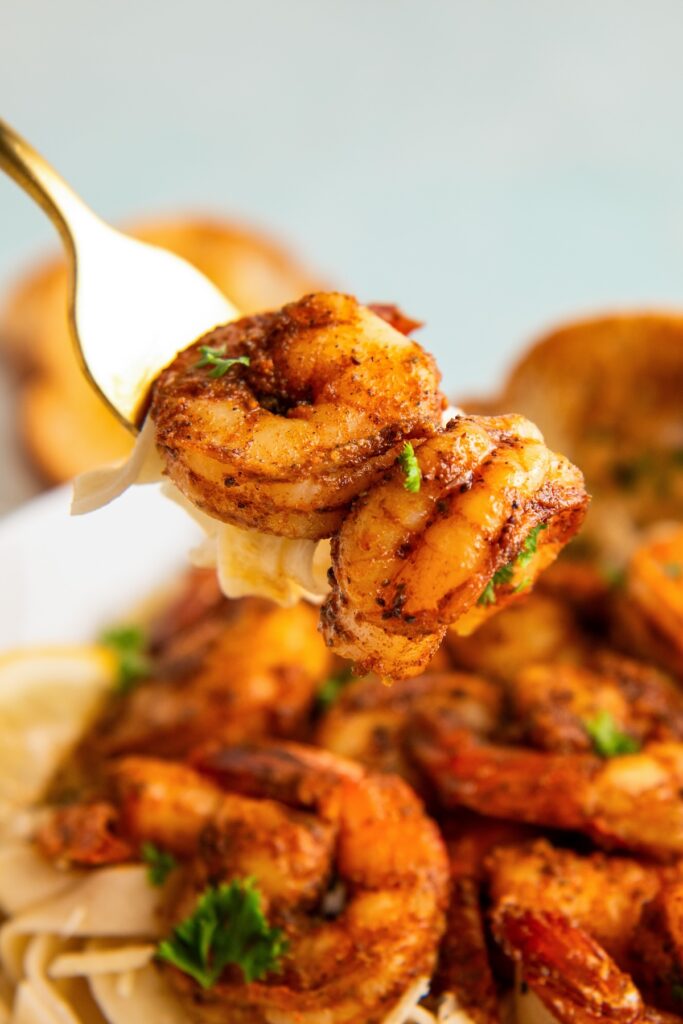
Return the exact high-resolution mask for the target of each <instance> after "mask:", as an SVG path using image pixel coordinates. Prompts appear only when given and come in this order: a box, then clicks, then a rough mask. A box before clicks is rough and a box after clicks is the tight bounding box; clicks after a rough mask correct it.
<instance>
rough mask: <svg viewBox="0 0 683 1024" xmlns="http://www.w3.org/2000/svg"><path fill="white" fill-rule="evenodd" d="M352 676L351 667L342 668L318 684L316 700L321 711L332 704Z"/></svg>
mask: <svg viewBox="0 0 683 1024" xmlns="http://www.w3.org/2000/svg"><path fill="white" fill-rule="evenodd" d="M352 678H353V669H352V668H350V667H349V668H343V669H341V670H340V671H339V672H335V673H334V675H331V676H329V677H328V678H327V679H326V680H325V682H324V683H321V684H320V687H319V688H318V692H317V693H316V695H315V697H316V701H317V703H318V707H319V708H320V709H321V711H327V709H328V708H329V707H330V705H331V704H334V702H335V701H336V699H337V697H338V696H339V694H340V693H341V692H342V690H343V689H344V687H345V686H346V684H347V683H349V682H350V681H351V679H352Z"/></svg>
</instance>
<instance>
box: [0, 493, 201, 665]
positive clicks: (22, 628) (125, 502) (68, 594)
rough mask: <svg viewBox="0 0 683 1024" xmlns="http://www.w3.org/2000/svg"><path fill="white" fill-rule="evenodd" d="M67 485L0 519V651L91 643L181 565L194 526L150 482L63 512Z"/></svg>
mask: <svg viewBox="0 0 683 1024" xmlns="http://www.w3.org/2000/svg"><path fill="white" fill-rule="evenodd" d="M70 500H71V488H70V487H62V488H60V489H59V490H56V491H51V492H50V493H48V494H45V495H43V496H42V497H40V498H37V499H36V500H35V501H31V502H29V503H28V504H26V505H24V506H23V507H22V508H20V509H19V510H17V511H16V512H13V513H12V514H11V515H9V516H7V517H6V518H5V519H3V520H1V521H0V650H4V649H7V648H10V647H18V646H22V645H24V644H35V643H78V642H82V641H89V640H92V639H93V638H94V637H96V636H97V634H98V632H99V631H100V630H101V628H102V627H103V626H104V625H106V624H107V623H108V622H111V621H112V620H116V619H121V618H125V615H126V610H127V609H128V608H131V607H133V606H134V605H136V604H138V603H139V602H140V601H141V600H142V599H144V598H145V596H146V595H147V594H148V593H150V592H151V591H154V589H155V588H156V587H158V586H159V585H160V584H162V583H163V582H164V581H165V580H166V579H169V578H171V577H172V576H173V575H174V574H176V573H177V572H178V571H179V570H180V569H181V567H182V566H183V565H184V564H186V561H187V552H188V550H189V548H191V547H192V546H193V545H194V544H196V543H197V542H198V540H199V539H200V534H199V531H198V528H197V526H196V525H195V524H194V523H193V522H192V521H191V520H190V519H189V517H188V516H187V515H186V514H185V513H184V512H183V511H182V509H180V508H177V507H176V506H175V505H173V503H172V502H170V501H168V500H166V499H165V498H163V497H162V496H161V495H160V494H159V488H158V486H157V485H153V484H152V485H148V486H146V487H133V488H131V489H130V490H129V491H127V492H126V493H125V494H124V495H123V496H122V497H121V498H119V499H117V500H116V501H115V502H113V503H112V504H111V505H108V506H107V507H106V508H103V509H100V510H99V511H98V512H93V513H91V514H89V515H86V516H78V517H71V516H70V515H69V503H70Z"/></svg>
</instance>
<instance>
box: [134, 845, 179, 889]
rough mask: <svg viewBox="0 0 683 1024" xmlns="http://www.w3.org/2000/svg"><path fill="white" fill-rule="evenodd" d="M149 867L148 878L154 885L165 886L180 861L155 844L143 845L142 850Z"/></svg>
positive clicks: (143, 857)
mask: <svg viewBox="0 0 683 1024" xmlns="http://www.w3.org/2000/svg"><path fill="white" fill-rule="evenodd" d="M140 852H141V854H142V859H143V861H144V862H145V864H146V865H147V878H148V880H149V882H150V883H151V884H152V885H163V884H164V882H165V881H166V879H167V878H168V876H169V875H170V873H171V871H173V868H174V867H175V866H176V865H177V863H178V861H177V860H176V859H175V857H174V856H173V854H172V853H169V852H168V850H161V849H160V848H159V847H158V846H155V845H154V843H143V844H142V848H141V850H140Z"/></svg>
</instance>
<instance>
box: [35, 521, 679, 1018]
mask: <svg viewBox="0 0 683 1024" xmlns="http://www.w3.org/2000/svg"><path fill="white" fill-rule="evenodd" d="M682 549H683V528H678V529H674V527H673V526H671V527H669V528H668V531H667V532H665V533H662V531H661V530H660V531H656V532H655V534H654V535H653V536H651V537H648V538H646V539H645V540H644V542H643V543H642V544H641V546H640V547H639V549H638V550H637V551H636V552H635V554H634V556H633V558H632V561H631V563H630V565H629V568H628V571H627V575H626V578H625V579H624V580H622V581H620V583H619V586H618V587H617V586H615V585H614V582H609V583H608V582H607V581H605V580H604V579H603V580H600V579H599V578H598V577H597V576H596V575H595V574H591V573H589V572H587V570H586V569H585V567H583V568H582V567H577V566H576V565H573V564H572V563H567V564H566V565H562V564H561V563H560V565H559V566H558V569H557V570H551V571H550V573H548V574H546V576H544V578H543V581H542V582H541V584H540V585H539V588H537V590H536V591H534V593H532V594H529V595H526V596H525V597H524V598H523V599H522V600H521V601H519V602H517V603H515V604H514V605H511V606H510V607H509V608H507V609H504V610H503V611H501V612H500V614H499V615H498V616H496V617H495V618H493V619H491V620H490V621H488V622H486V623H485V624H484V625H483V626H482V628H481V630H480V631H478V633H477V634H475V635H474V636H470V637H463V636H462V635H460V634H459V633H458V632H456V631H455V630H450V631H449V632H448V635H447V637H446V642H445V643H444V645H442V647H441V648H440V649H439V651H438V652H437V653H436V654H435V656H434V657H433V658H432V660H431V662H430V664H429V666H428V670H427V672H425V673H423V674H421V675H419V676H416V677H414V678H410V679H406V680H403V681H399V682H396V683H395V684H394V685H393V686H391V687H388V686H386V685H385V684H384V683H383V681H382V680H381V679H380V678H379V677H377V676H375V675H367V676H363V677H356V678H354V677H352V676H351V673H350V671H349V668H350V666H349V665H348V664H346V663H344V662H342V661H341V659H338V658H335V657H334V656H333V655H332V654H331V653H330V651H329V649H328V648H327V647H326V646H325V644H324V643H323V641H322V639H321V638H320V635H319V633H318V631H317V628H316V614H315V611H314V609H312V608H310V607H308V606H306V605H300V606H297V607H296V608H293V609H281V608H278V607H276V606H275V605H272V604H271V605H269V604H267V603H266V602H264V601H257V600H254V599H242V600H240V601H228V600H227V599H226V598H224V597H222V595H221V594H220V593H219V592H218V589H217V586H216V583H215V580H214V579H213V577H212V575H211V574H210V573H209V572H207V571H201V572H197V571H195V572H193V573H192V574H190V575H189V576H188V577H187V579H186V580H185V583H184V586H183V587H182V589H181V591H180V592H179V593H178V595H177V596H176V597H175V598H174V599H173V600H172V601H170V602H169V603H168V604H167V606H166V607H165V608H163V609H162V610H161V612H160V613H159V614H158V615H157V616H156V618H155V619H154V620H153V621H152V622H151V624H150V626H149V630H148V655H149V660H150V665H151V668H150V675H149V678H148V679H145V680H142V681H140V682H138V684H137V685H136V686H135V688H134V689H133V690H132V691H130V692H128V693H126V694H123V695H118V696H115V697H113V698H112V701H111V703H110V706H109V707H108V708H107V710H106V711H105V713H104V714H103V717H102V719H101V721H100V722H99V723H98V724H97V725H96V726H95V728H94V729H93V730H92V731H91V733H90V735H89V736H88V737H86V738H85V740H84V742H83V744H82V746H81V748H80V749H79V750H78V751H77V752H76V753H75V755H74V756H73V757H72V759H71V762H70V764H68V765H65V766H64V768H63V770H62V771H61V772H60V774H59V775H58V776H57V777H56V778H55V780H54V782H53V786H52V789H51V794H50V799H51V801H52V804H53V806H52V807H51V809H50V810H49V812H48V813H47V814H46V817H45V818H44V819H43V820H42V824H41V826H40V828H39V830H38V832H37V834H36V843H37V846H38V849H39V850H40V851H41V852H42V854H43V856H45V857H48V858H49V859H51V860H52V861H54V862H56V863H59V864H65V865H73V866H77V867H80V868H82V869H83V870H96V869H97V868H98V867H99V866H100V865H103V864H111V863H119V862H135V861H138V860H140V859H141V858H142V857H143V851H144V848H145V845H146V844H149V843H153V844H154V845H155V847H157V848H158V849H160V850H162V851H164V852H165V853H168V854H171V855H172V856H173V857H174V858H175V860H176V862H177V865H178V866H177V867H176V868H175V869H174V871H173V872H172V874H171V877H170V879H169V880H168V881H167V882H166V883H165V886H164V906H165V920H166V924H167V927H168V928H169V930H170V929H171V928H173V926H174V925H176V924H177V923H178V922H179V921H182V920H183V919H185V918H186V917H187V915H188V913H190V912H191V911H192V908H193V907H194V906H195V905H196V903H197V900H198V897H199V896H200V894H201V893H202V892H204V891H205V889H206V887H207V885H216V884H219V883H221V882H226V883H228V882H230V881H232V880H234V879H244V878H247V877H248V878H251V879H252V880H253V883H254V884H255V885H256V886H257V887H258V891H259V893H260V898H261V904H262V907H263V909H264V912H265V914H266V916H267V919H268V921H269V923H270V924H271V925H272V926H274V927H278V928H280V929H281V930H282V933H283V935H284V937H285V939H286V944H285V952H284V953H283V956H282V959H281V963H280V964H279V967H278V969H277V971H272V972H270V973H266V974H265V976H263V977H261V978H259V979H257V980H255V981H251V982H247V981H245V980H244V978H243V977H242V975H241V974H240V973H239V971H235V969H234V968H230V967H228V968H226V970H225V971H224V972H223V974H222V975H221V976H220V978H219V979H218V981H217V982H216V983H215V984H214V985H212V986H211V987H209V988H206V989H205V988H202V987H201V986H200V985H199V984H198V983H197V982H196V981H195V980H193V978H192V977H190V976H189V975H188V974H187V973H184V972H183V971H182V970H180V969H178V967H176V966H172V965H170V964H168V963H160V965H159V970H160V971H161V972H162V973H163V975H164V976H165V978H166V979H167V981H168V984H170V985H171V986H172V987H173V988H174V990H175V991H176V992H177V994H178V996H179V998H180V999H181V1001H182V1002H183V1004H184V1006H185V1007H186V1010H187V1013H188V1016H189V1017H190V1019H192V1020H196V1021H197V1022H198V1024H214V1022H215V1024H217V1022H219V1021H223V1020H230V1021H235V1022H236V1024H240V1022H245V1024H246V1022H254V1024H259V1022H262V1024H272V1022H278V1024H295V1022H297V1024H319V1022H321V1021H324V1022H325V1024H382V1022H385V1021H386V1022H389V1021H391V1022H392V1024H394V1022H395V1021H399V1020H400V1021H401V1022H414V1024H426V1022H427V1021H433V1022H435V1021H438V1022H448V1024H507V1022H509V1021H510V1020H516V1021H519V1022H520V1024H527V1022H529V1021H531V1020H545V1021H548V1020H550V1021H553V1020H554V1021H559V1022H560V1024H576V1022H578V1024H592V1022H597V1021H602V1020H615V1021H624V1022H629V1024H630V1022H638V1021H650V1022H662V1024H667V1022H668V1024H675V1022H676V1021H683V690H682V689H681V688H680V685H681V683H683V677H682V676H681V674H680V673H679V672H677V671H676V665H677V664H678V661H677V658H678V657H679V649H678V644H679V643H680V634H677V633H676V631H675V630H672V629H671V628H670V624H671V623H672V622H675V621H676V616H677V615H679V614H680V599H681V588H682V587H683V582H679V581H678V579H677V578H676V579H673V577H676V575H677V574H676V573H675V572H673V571H672V569H671V566H672V564H673V562H672V558H673V557H674V555H676V556H677V552H679V551H681V550H682ZM657 567H659V570H660V571H659V574H658V573H657V571H656V570H657ZM660 577H661V578H660ZM672 582H673V583H674V584H675V587H674V588H673V590H672V589H671V588H670V586H669V585H670V584H671V583H672ZM655 592H656V595H657V600H654V593H655ZM648 598H649V599H648ZM655 609H656V610H657V612H655ZM636 620H638V621H641V620H642V621H643V623H644V622H645V621H646V620H647V625H648V628H649V630H650V631H651V632H652V631H654V630H655V629H656V632H657V645H656V648H655V647H652V648H650V649H648V657H647V658H646V657H645V655H644V650H643V636H644V635H646V634H645V632H644V631H637V630H629V629H627V628H625V627H624V622H625V621H629V622H631V621H636ZM647 635H648V636H649V634H647ZM427 988H429V994H428V995H427V996H425V997H424V998H423V999H422V1001H421V1002H420V1004H419V1006H417V1007H414V1008H413V1009H412V1010H407V1011H406V1013H405V1014H403V1015H399V1016H397V1015H396V1014H397V1007H398V1008H399V1009H400V1007H401V1003H402V1000H403V999H404V998H405V995H406V993H409V992H411V991H417V992H418V993H419V992H421V991H424V990H426V989H427ZM406 1014H407V1015H406ZM544 1015H545V1016H544Z"/></svg>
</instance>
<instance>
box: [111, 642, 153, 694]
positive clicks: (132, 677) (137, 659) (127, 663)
mask: <svg viewBox="0 0 683 1024" xmlns="http://www.w3.org/2000/svg"><path fill="white" fill-rule="evenodd" d="M100 643H102V644H104V646H105V647H109V649H110V650H112V651H113V652H114V654H115V655H116V657H117V659H118V685H117V692H118V693H128V692H129V690H131V689H132V688H133V686H134V685H135V683H137V682H138V680H139V679H144V677H145V676H148V675H149V673H150V668H151V665H150V660H149V658H148V657H147V654H146V653H145V646H146V639H145V634H144V632H143V630H142V629H141V628H140V626H117V627H115V628H114V629H108V630H106V631H105V632H104V633H102V635H101V637H100Z"/></svg>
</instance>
